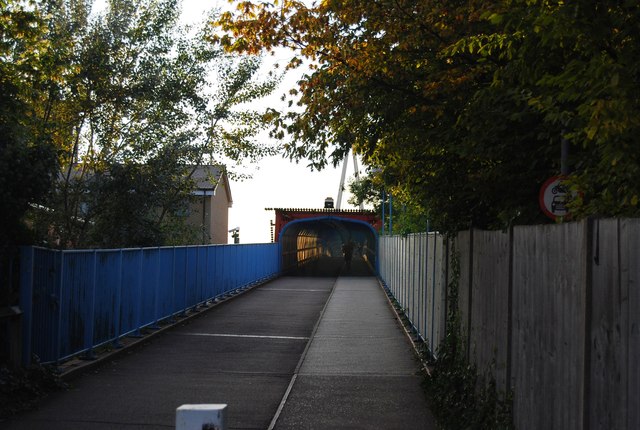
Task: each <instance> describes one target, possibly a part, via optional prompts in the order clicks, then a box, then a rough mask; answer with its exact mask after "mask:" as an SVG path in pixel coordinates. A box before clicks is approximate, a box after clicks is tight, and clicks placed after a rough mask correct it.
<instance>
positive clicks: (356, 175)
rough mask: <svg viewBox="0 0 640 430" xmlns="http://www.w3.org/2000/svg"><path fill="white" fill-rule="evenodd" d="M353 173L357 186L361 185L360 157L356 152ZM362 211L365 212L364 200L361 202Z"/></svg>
mask: <svg viewBox="0 0 640 430" xmlns="http://www.w3.org/2000/svg"><path fill="white" fill-rule="evenodd" d="M353 171H354V176H355V178H356V184H358V183H360V171H359V169H358V157H357V156H356V153H355V152H354V153H353ZM360 210H361V211H363V210H364V199H362V200H360Z"/></svg>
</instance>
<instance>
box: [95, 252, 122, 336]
mask: <svg viewBox="0 0 640 430" xmlns="http://www.w3.org/2000/svg"><path fill="white" fill-rule="evenodd" d="M121 263H122V261H121V253H120V251H112V250H110V251H100V252H98V253H97V264H96V276H95V279H96V288H95V293H96V299H95V301H94V319H95V326H94V337H93V343H92V345H98V344H101V343H105V342H108V341H109V340H110V339H113V337H114V336H115V335H116V333H117V323H116V321H117V320H118V318H119V315H120V309H119V303H120V295H121V291H120V289H121V285H120V283H121V274H122V267H121Z"/></svg>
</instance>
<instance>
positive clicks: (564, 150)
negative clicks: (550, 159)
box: [560, 130, 571, 176]
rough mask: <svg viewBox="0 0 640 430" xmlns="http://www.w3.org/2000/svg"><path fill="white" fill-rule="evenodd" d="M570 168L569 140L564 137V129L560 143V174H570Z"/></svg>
mask: <svg viewBox="0 0 640 430" xmlns="http://www.w3.org/2000/svg"><path fill="white" fill-rule="evenodd" d="M569 173H571V172H570V169H569V141H568V140H567V139H565V137H564V130H562V140H561V143H560V174H561V175H562V176H568V175H569Z"/></svg>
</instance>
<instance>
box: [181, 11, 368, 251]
mask: <svg viewBox="0 0 640 430" xmlns="http://www.w3.org/2000/svg"><path fill="white" fill-rule="evenodd" d="M216 6H219V7H221V8H223V7H228V3H227V1H226V0H209V1H205V0H183V20H184V21H185V22H199V21H200V20H201V19H202V18H203V17H204V16H205V15H206V13H205V11H207V10H209V9H211V8H214V7H216ZM294 82H295V76H293V77H292V76H289V77H288V78H287V79H285V80H284V81H283V83H282V85H281V86H280V88H278V89H277V90H276V92H275V93H274V95H275V96H274V97H271V98H270V99H269V101H268V103H270V104H272V103H274V100H279V96H280V95H281V94H282V93H284V92H286V91H287V90H288V89H289V88H290V87H291V86H292V84H293V83H294ZM264 103H265V106H266V105H267V104H266V103H267V101H264ZM360 170H361V172H362V170H363V169H362V168H360ZM341 174H342V166H338V168H336V169H334V168H331V167H328V168H326V169H324V170H322V171H320V172H318V171H314V172H312V171H311V170H310V169H309V168H308V167H306V162H305V161H304V160H302V161H301V162H300V164H295V163H294V162H289V161H288V160H286V159H283V158H282V157H281V156H277V157H271V158H267V159H264V160H263V161H262V162H260V164H259V166H258V169H257V170H254V171H253V172H252V176H253V177H252V178H251V179H247V180H245V181H242V182H236V181H232V182H231V195H232V197H233V207H232V208H231V209H230V211H229V229H232V228H235V227H239V228H240V242H241V243H264V242H270V241H271V232H270V222H271V221H273V220H274V219H275V218H274V212H273V211H265V208H318V209H319V208H323V207H324V200H325V198H326V197H333V199H334V200H335V201H336V202H337V197H338V191H339V188H340V177H341ZM353 175H354V166H353V160H352V159H351V158H349V162H348V164H347V174H346V180H345V182H347V183H348V180H349V178H351V177H353ZM349 196H350V194H349V192H348V191H345V192H343V196H342V206H341V208H342V209H355V208H354V207H353V206H350V205H349V204H348V203H347V200H348V198H349ZM229 242H230V243H232V239H231V238H230V239H229Z"/></svg>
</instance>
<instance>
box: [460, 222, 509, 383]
mask: <svg viewBox="0 0 640 430" xmlns="http://www.w3.org/2000/svg"><path fill="white" fill-rule="evenodd" d="M509 239H510V238H509V234H508V233H503V232H500V231H481V230H475V231H474V233H473V250H474V252H473V269H472V271H473V276H472V279H473V282H472V296H473V302H472V310H471V333H470V353H471V358H472V361H473V362H474V363H475V364H476V365H477V366H478V369H480V372H490V375H489V376H491V377H493V378H494V379H495V381H496V387H497V388H498V390H499V391H505V392H506V391H507V390H508V388H509V387H508V383H507V363H508V355H509V351H508V346H509V339H508V334H509V307H510V305H511V304H510V303H509V263H510V261H509V251H510V249H509V248H510V244H509Z"/></svg>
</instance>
